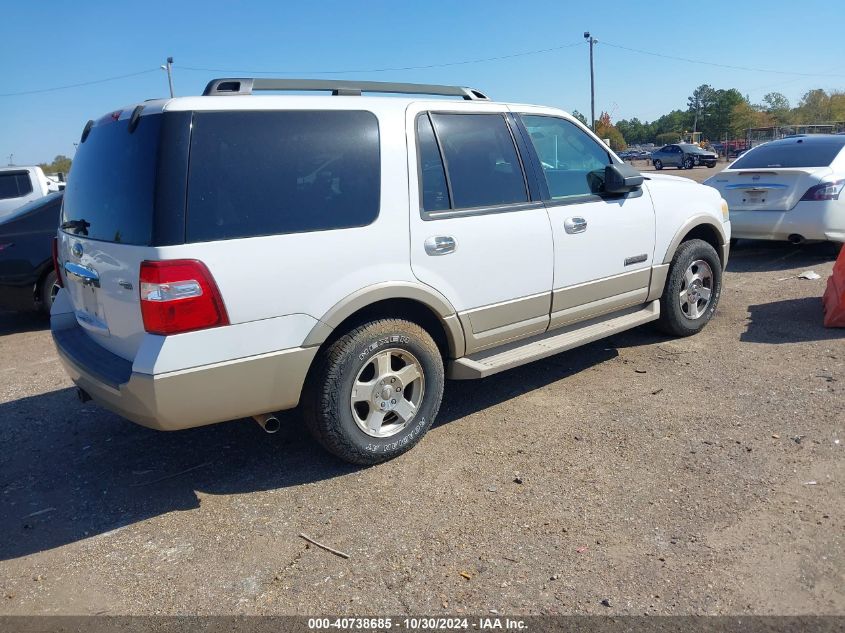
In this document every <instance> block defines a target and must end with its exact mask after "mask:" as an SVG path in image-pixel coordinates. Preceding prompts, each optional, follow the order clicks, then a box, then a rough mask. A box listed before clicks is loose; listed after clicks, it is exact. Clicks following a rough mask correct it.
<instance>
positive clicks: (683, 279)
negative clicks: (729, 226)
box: [658, 240, 722, 336]
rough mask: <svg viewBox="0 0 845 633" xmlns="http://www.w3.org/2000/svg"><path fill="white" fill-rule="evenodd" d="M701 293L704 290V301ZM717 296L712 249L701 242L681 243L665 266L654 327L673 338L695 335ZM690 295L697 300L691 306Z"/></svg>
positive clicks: (718, 273)
mask: <svg viewBox="0 0 845 633" xmlns="http://www.w3.org/2000/svg"><path fill="white" fill-rule="evenodd" d="M708 269H709V270H708ZM708 278H709V281H708ZM695 280H698V282H699V283H696V281H695ZM691 282H692V284H691ZM690 288H692V289H693V290H694V294H693V295H690V294H689V293H688V290H689V289H690ZM704 290H707V291H708V294H707V300H706V301H705V300H704V299H703V295H704V294H705V293H704ZM682 293H685V294H682ZM721 294H722V262H721V261H720V260H719V256H718V255H717V254H716V250H715V249H714V248H713V247H712V246H710V244H708V243H707V242H705V241H703V240H689V241H687V242H683V243H682V244H681V245H680V246H679V247H678V250H677V252H676V253H675V256H674V257H673V258H672V263H671V264H670V265H669V276H668V277H667V279H666V286H665V287H664V289H663V296H662V297H660V320H659V321H658V327H659V328H660V329H661V330H663V332H665V333H666V334H672V335H674V336H690V335H692V334H697V333H698V332H700V331H701V330H702V329H703V328H704V326H705V325H707V323H708V322H709V321H710V319H711V318H712V317H713V314H714V313H715V312H716V306H717V305H718V304H719V297H720V296H721ZM691 296H692V298H693V299H696V298H697V300H696V301H695V303H694V304H693V302H692V301H690V300H689V298H690V297H691ZM684 306H686V308H685V307H684ZM691 315H692V316H691Z"/></svg>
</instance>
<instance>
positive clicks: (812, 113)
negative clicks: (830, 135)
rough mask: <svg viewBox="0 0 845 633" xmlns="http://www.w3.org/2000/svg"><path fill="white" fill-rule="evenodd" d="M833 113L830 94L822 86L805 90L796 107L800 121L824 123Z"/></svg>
mask: <svg viewBox="0 0 845 633" xmlns="http://www.w3.org/2000/svg"><path fill="white" fill-rule="evenodd" d="M831 114H832V113H831V108H830V95H828V94H827V92H826V91H824V90H822V89H821V88H816V89H815V90H808V91H807V92H805V93H804V96H803V97H801V101H800V102H799V103H798V108H797V109H796V115H797V119H798V123H824V122H825V121H830V120H831Z"/></svg>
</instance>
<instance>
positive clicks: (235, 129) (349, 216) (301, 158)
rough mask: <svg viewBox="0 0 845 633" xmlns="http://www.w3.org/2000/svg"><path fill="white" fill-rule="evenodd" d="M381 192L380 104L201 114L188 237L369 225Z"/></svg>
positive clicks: (192, 163) (190, 191) (193, 160)
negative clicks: (374, 107)
mask: <svg viewBox="0 0 845 633" xmlns="http://www.w3.org/2000/svg"><path fill="white" fill-rule="evenodd" d="M380 191H381V169H380V158H379V129H378V120H377V119H376V117H375V115H374V114H372V113H371V112H362V111H331V110H325V111H274V112H197V113H195V115H194V121H193V133H192V135H191V158H190V168H189V175H188V209H187V226H186V237H187V240H188V241H189V242H202V241H212V240H225V239H232V238H240V237H252V236H259V235H276V234H282V233H298V232H303V231H320V230H328V229H342V228H349V227H356V226H365V225H367V224H370V223H371V222H372V221H373V220H375V218H376V216H377V215H378V212H379V200H380Z"/></svg>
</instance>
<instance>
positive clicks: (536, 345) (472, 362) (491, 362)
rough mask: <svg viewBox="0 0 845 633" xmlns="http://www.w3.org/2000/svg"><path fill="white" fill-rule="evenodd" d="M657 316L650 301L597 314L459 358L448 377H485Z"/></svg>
mask: <svg viewBox="0 0 845 633" xmlns="http://www.w3.org/2000/svg"><path fill="white" fill-rule="evenodd" d="M659 317H660V302H659V301H652V302H651V303H649V304H648V305H646V306H645V307H639V306H637V307H636V308H632V309H629V310H626V311H624V312H622V313H620V314H619V315H618V316H615V317H612V318H608V316H603V317H599V318H597V319H592V320H590V321H587V322H585V323H579V324H577V325H573V326H570V327H568V328H564V329H561V330H554V331H552V332H545V333H544V334H540V335H538V336H533V337H531V338H529V339H526V340H522V341H516V342H514V343H506V344H505V345H501V346H499V347H495V348H493V349H489V350H484V351H482V352H478V353H476V354H472V355H470V356H465V357H464V358H459V359H457V360H455V361H452V363H451V364H450V365H449V371H448V374H447V376H448V377H449V378H452V379H453V380H472V379H474V378H484V377H486V376H490V375H492V374H497V373H499V372H500V371H505V370H506V369H511V368H512V367H518V366H520V365H524V364H525V363H530V362H532V361H535V360H540V359H541V358H546V357H548V356H554V355H555V354H558V353H560V352H565V351H566V350H569V349H572V348H574V347H579V346H581V345H585V344H586V343H591V342H593V341H596V340H598V339H600V338H604V337H606V336H610V335H611V334H616V333H617V332H622V331H623V330H629V329H631V328H633V327H637V326H638V325H642V324H643V323H648V322H649V321H655V320H657V319H658V318H659Z"/></svg>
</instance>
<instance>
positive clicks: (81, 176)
mask: <svg viewBox="0 0 845 633" xmlns="http://www.w3.org/2000/svg"><path fill="white" fill-rule="evenodd" d="M128 128H129V120H128V119H125V120H122V121H111V120H108V119H105V120H101V122H100V123H98V124H97V125H95V126H94V127H93V128H91V132H90V134H89V135H88V138H87V139H85V142H83V143H80V144H79V148H78V149H77V151H76V156H75V157H74V159H73V169H72V170H71V172H70V174H69V176H68V182H67V187H66V188H65V202H64V211H63V214H62V222H63V223H65V226H67V223H69V222H74V221H75V222H76V223H78V224H77V226H75V227H69V228H67V229H66V230H67V231H68V232H70V233H74V234H76V235H81V236H85V237H88V238H91V239H94V240H101V241H106V242H120V243H123V244H137V245H148V244H150V242H151V240H152V229H153V203H154V196H155V179H156V168H157V152H158V147H159V136H160V131H161V115H149V116H142V117H141V119H140V120H139V122H138V126H137V127H136V128H135V130H134V131H133V132H132V133H131V134H130V133H129V129H128Z"/></svg>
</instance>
